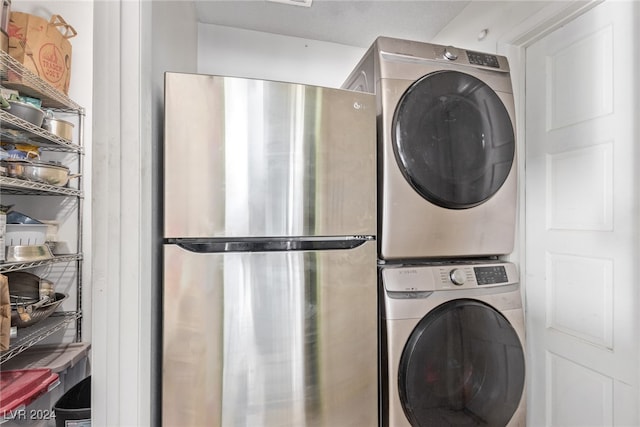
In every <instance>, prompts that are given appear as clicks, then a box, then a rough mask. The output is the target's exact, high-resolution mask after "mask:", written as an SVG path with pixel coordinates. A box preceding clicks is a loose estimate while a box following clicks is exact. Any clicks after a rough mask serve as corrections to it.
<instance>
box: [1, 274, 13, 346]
mask: <svg viewBox="0 0 640 427" xmlns="http://www.w3.org/2000/svg"><path fill="white" fill-rule="evenodd" d="M10 335H11V302H10V300H9V280H8V279H7V276H4V275H2V274H0V351H5V350H9V338H10Z"/></svg>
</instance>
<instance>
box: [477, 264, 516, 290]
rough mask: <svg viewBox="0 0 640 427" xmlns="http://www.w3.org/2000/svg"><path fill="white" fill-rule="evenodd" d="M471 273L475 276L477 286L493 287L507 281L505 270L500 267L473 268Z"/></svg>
mask: <svg viewBox="0 0 640 427" xmlns="http://www.w3.org/2000/svg"><path fill="white" fill-rule="evenodd" d="M473 272H474V273H475V274H476V281H477V282H478V285H495V284H498V283H506V282H508V281H509V279H508V278H507V270H506V269H505V268H504V266H501V265H496V266H492V267H474V268H473Z"/></svg>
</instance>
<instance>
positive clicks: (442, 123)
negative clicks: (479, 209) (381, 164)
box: [392, 71, 515, 209]
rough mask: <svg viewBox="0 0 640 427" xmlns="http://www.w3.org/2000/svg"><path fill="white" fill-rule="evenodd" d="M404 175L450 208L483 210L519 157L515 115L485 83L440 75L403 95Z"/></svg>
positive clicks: (398, 140)
mask: <svg viewBox="0 0 640 427" xmlns="http://www.w3.org/2000/svg"><path fill="white" fill-rule="evenodd" d="M392 133H393V134H392V138H393V149H394V153H395V156H396V160H397V162H398V165H399V167H400V170H401V171H402V174H403V175H404V177H405V178H406V179H407V181H408V182H409V183H410V184H411V186H412V187H413V188H414V189H415V190H416V191H417V192H418V193H419V194H420V195H421V196H422V197H424V198H425V199H426V200H428V201H430V202H432V203H434V204H436V205H438V206H441V207H444V208H449V209H466V208H470V207H473V206H477V205H479V204H481V203H482V202H484V201H485V200H487V199H489V198H490V197H491V196H492V195H493V194H495V193H496V191H498V190H499V189H500V187H501V186H502V184H503V183H504V182H505V180H506V179H507V176H508V175H509V172H510V170H511V165H512V163H513V160H514V153H515V135H514V130H513V125H512V123H511V119H510V118H509V113H508V111H507V109H506V108H505V106H504V104H503V103H502V101H501V100H500V98H499V97H498V95H497V94H496V93H495V92H494V91H493V89H491V88H490V87H489V86H487V85H486V84H485V83H484V82H482V81H481V80H479V79H477V78H476V77H473V76H471V75H469V74H465V73H461V72H458V71H437V72H434V73H431V74H427V75H426V76H424V77H422V78H421V79H420V80H418V81H416V82H415V83H414V84H413V85H411V86H410V87H409V89H407V91H406V92H405V93H404V94H403V95H402V97H401V99H400V101H399V103H398V106H397V108H396V111H395V114H394V118H393V127H392Z"/></svg>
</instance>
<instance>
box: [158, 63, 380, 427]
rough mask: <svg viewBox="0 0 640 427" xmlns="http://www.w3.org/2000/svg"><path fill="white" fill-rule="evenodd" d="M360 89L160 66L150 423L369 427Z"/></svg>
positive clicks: (368, 121)
mask: <svg viewBox="0 0 640 427" xmlns="http://www.w3.org/2000/svg"><path fill="white" fill-rule="evenodd" d="M375 129H376V128H375V97H374V96H373V95H369V94H363V93H357V92H351V91H345V90H340V89H329V88H322V87H315V86H305V85H299V84H289V83H282V82H273V81H263V80H252V79H242V78H232V77H221V76H207V75H196V74H181V73H166V75H165V123H164V155H163V157H164V172H163V174H164V177H163V182H164V186H163V187H164V189H163V191H164V195H163V198H164V202H163V204H164V212H163V215H164V219H163V221H164V254H163V262H164V266H163V316H162V319H163V320H162V322H163V325H162V328H163V333H162V335H163V344H162V346H163V355H162V376H163V377H162V419H163V425H165V426H181V427H182V426H207V427H209V426H225V427H227V426H250V427H257V426H295V427H304V426H341V427H342V426H349V425H351V426H357V427H362V426H376V425H377V424H378V400H377V384H378V378H377V354H378V350H377V292H376V243H375V230H376V223H375V218H376V200H375V199H376V175H375V170H376V160H375V157H376V154H375V153H376V147H375V144H376V135H375V132H376V130H375Z"/></svg>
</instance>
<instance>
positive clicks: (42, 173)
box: [2, 159, 70, 187]
mask: <svg viewBox="0 0 640 427" xmlns="http://www.w3.org/2000/svg"><path fill="white" fill-rule="evenodd" d="M2 164H3V165H5V166H6V167H7V172H8V174H9V176H10V177H11V178H18V179H24V180H27V181H34V182H41V183H44V184H48V185H55V186H61V187H63V186H65V185H67V183H68V182H69V178H70V174H69V168H68V167H66V166H61V165H56V164H52V163H47V162H40V161H34V160H27V159H6V160H3V161H2Z"/></svg>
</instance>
